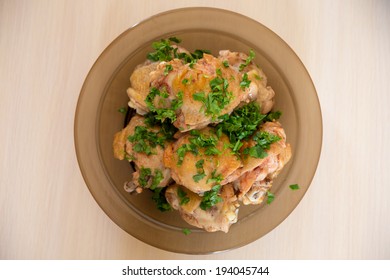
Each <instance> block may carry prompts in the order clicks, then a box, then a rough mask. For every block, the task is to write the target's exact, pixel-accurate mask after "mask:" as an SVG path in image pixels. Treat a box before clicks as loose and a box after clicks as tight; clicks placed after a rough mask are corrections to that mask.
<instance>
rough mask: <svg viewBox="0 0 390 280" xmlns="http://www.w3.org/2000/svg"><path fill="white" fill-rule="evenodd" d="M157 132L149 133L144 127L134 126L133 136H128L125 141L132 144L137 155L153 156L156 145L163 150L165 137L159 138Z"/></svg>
mask: <svg viewBox="0 0 390 280" xmlns="http://www.w3.org/2000/svg"><path fill="white" fill-rule="evenodd" d="M158 134H159V133H158V132H152V131H149V130H148V128H147V127H145V126H136V127H135V129H134V134H133V135H129V136H128V137H127V140H129V142H131V143H133V150H134V151H135V152H137V153H145V154H146V155H151V154H154V152H153V149H152V148H155V147H157V145H159V146H161V147H162V148H164V141H165V140H166V138H165V137H160V136H159V135H158Z"/></svg>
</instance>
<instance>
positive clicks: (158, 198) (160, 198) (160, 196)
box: [152, 188, 172, 212]
mask: <svg viewBox="0 0 390 280" xmlns="http://www.w3.org/2000/svg"><path fill="white" fill-rule="evenodd" d="M165 191H166V188H155V189H154V190H153V196H152V200H153V201H154V202H155V203H156V206H157V209H158V210H160V211H161V212H165V211H169V210H172V207H171V205H170V204H169V203H168V201H167V199H166V198H165Z"/></svg>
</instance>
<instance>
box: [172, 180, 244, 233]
mask: <svg viewBox="0 0 390 280" xmlns="http://www.w3.org/2000/svg"><path fill="white" fill-rule="evenodd" d="M165 197H166V199H167V201H168V203H169V204H170V205H171V206H172V208H173V209H175V210H179V212H180V216H181V217H182V218H183V220H184V221H186V222H187V223H189V224H190V225H193V226H195V227H198V228H203V229H204V230H206V231H208V232H215V231H223V232H228V231H229V228H230V226H231V225H232V224H234V223H236V222H237V215H238V207H239V203H238V201H237V197H236V196H235V195H234V189H233V186H232V185H230V184H229V185H225V186H223V187H222V189H221V192H220V197H221V201H220V202H219V203H217V204H216V205H214V206H212V207H211V208H209V209H205V210H204V209H202V197H201V196H199V195H197V194H195V193H193V192H191V191H190V190H188V189H186V188H184V187H183V186H179V185H177V184H174V185H171V186H169V187H168V188H167V190H166V192H165Z"/></svg>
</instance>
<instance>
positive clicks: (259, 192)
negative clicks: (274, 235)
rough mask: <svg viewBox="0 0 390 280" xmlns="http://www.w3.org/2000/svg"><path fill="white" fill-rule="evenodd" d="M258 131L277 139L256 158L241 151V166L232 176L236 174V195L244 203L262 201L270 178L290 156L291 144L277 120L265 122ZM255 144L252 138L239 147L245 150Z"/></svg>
mask: <svg viewBox="0 0 390 280" xmlns="http://www.w3.org/2000/svg"><path fill="white" fill-rule="evenodd" d="M258 132H260V133H261V132H266V133H268V134H270V135H273V136H276V137H278V139H279V140H277V141H275V142H274V143H272V144H270V147H269V149H267V150H266V156H264V157H259V158H257V157H252V156H248V155H245V152H243V153H242V156H241V160H242V163H243V167H242V168H240V169H239V170H237V172H236V174H233V176H236V177H235V178H234V179H235V181H234V187H235V189H236V190H237V191H238V193H237V196H238V198H239V199H240V200H242V201H243V203H244V204H245V205H247V204H259V203H261V202H262V200H263V197H264V194H265V192H266V191H267V190H268V189H270V188H271V186H272V179H273V178H275V177H276V176H277V175H278V174H279V172H280V171H281V170H282V168H283V167H284V165H285V164H286V163H287V162H288V161H289V160H290V158H291V146H290V144H288V143H286V134H285V132H284V130H283V128H282V126H281V125H280V123H279V122H266V123H264V124H263V125H262V126H261V127H260V129H259V130H258ZM255 145H256V141H254V140H253V138H252V139H250V140H249V141H247V142H246V143H244V145H243V147H242V148H241V149H242V151H245V149H248V148H252V147H254V146H255ZM237 176H239V177H238V178H237Z"/></svg>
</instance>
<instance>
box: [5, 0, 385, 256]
mask: <svg viewBox="0 0 390 280" xmlns="http://www.w3.org/2000/svg"><path fill="white" fill-rule="evenodd" d="M240 3H241V2H240V1H230V0H225V1H86V0H80V1H64V0H63V1H48V0H47V1H10V0H8V1H1V2H0V128H1V132H2V134H1V137H0V172H1V173H0V258H1V259H232V258H237V259H247V258H251V259H253V258H255V259H389V258H390V238H389V235H390V223H389V216H390V203H389V197H390V172H389V170H388V168H389V166H390V149H389V143H390V129H389V124H388V121H389V119H390V113H389V112H390V110H389V106H390V94H389V92H390V82H389V81H390V79H389V73H390V66H389V65H390V30H389V27H390V2H389V1H385V0H383V1H373V0H367V1H309V0H305V1H245V4H240ZM242 3H244V2H242ZM186 6H211V7H219V8H224V9H230V10H233V11H236V12H239V13H242V14H244V15H246V16H249V17H251V18H253V19H255V20H257V21H259V22H261V23H263V24H264V25H266V26H267V27H269V28H270V29H271V30H273V31H274V32H275V33H277V34H278V35H279V36H280V37H281V38H283V39H284V40H285V41H286V42H287V43H288V44H289V45H290V46H291V47H292V48H293V49H294V50H295V52H296V53H297V54H298V56H299V57H300V58H301V60H302V61H303V63H304V64H305V66H306V67H307V69H308V71H309V73H310V75H311V77H312V79H313V81H314V84H315V86H316V88H317V91H318V96H319V99H320V103H321V108H322V114H323V125H324V136H323V148H322V155H321V160H320V163H319V166H318V170H317V173H316V176H315V178H314V180H313V182H312V185H311V187H310V189H309V191H308V192H307V194H306V195H305V197H304V199H303V200H302V202H301V203H300V205H299V206H298V207H297V208H296V210H295V211H294V212H293V213H292V214H291V215H290V216H289V217H288V218H287V219H286V220H285V221H284V222H283V223H282V224H281V225H280V226H279V227H277V228H276V229H275V230H273V231H272V232H270V233H269V234H268V235H266V236H265V237H263V238H261V239H260V240H258V241H256V242H254V243H252V244H249V245H247V246H245V247H243V248H240V249H236V250H233V251H230V252H226V253H220V254H216V255H208V256H188V255H181V254H173V253H169V252H165V251H162V250H159V249H156V248H153V247H151V246H149V245H146V244H144V243H142V242H140V241H138V240H136V239H135V238H133V237H131V236H129V235H128V234H127V233H125V232H124V231H123V230H121V229H120V228H119V227H118V226H116V225H115V224H114V223H113V222H112V221H111V220H110V219H109V218H108V217H107V216H106V215H105V214H104V212H103V211H102V210H101V209H100V208H99V206H98V205H97V203H96V202H95V201H94V200H93V198H92V196H91V195H90V193H89V191H88V189H87V188H86V186H85V183H84V181H83V178H82V176H81V173H80V171H79V168H78V164H77V159H76V156H75V150H74V143H73V122H74V113H75V108H76V103H77V98H78V95H79V92H80V89H81V86H82V83H83V81H84V78H85V76H86V75H87V73H88V71H89V69H90V68H91V66H92V64H93V63H94V61H95V60H96V59H97V57H98V56H99V54H100V53H101V52H102V51H103V49H104V48H105V47H106V46H107V45H108V44H109V43H110V42H111V41H112V40H113V39H114V38H116V37H117V36H118V35H119V34H120V33H122V32H123V31H124V30H126V29H127V28H129V27H131V26H133V25H134V24H135V23H137V22H139V21H140V20H142V19H144V18H147V17H149V16H151V15H153V14H156V13H158V12H161V11H166V10H170V9H173V8H179V7H186ZM254 36H255V34H254Z"/></svg>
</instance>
